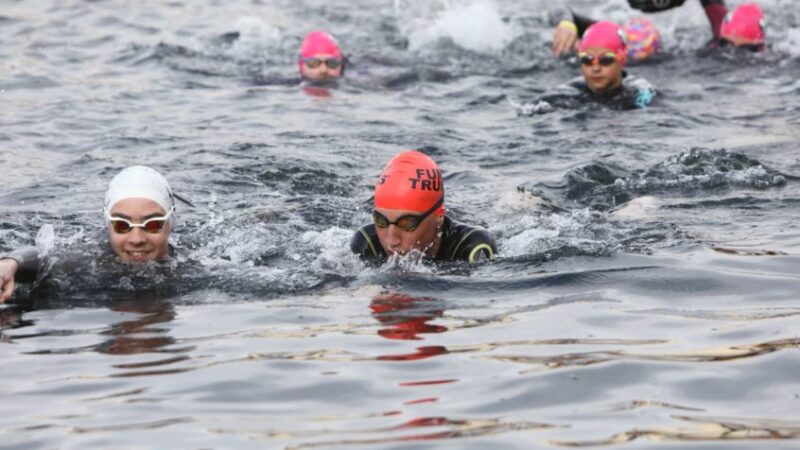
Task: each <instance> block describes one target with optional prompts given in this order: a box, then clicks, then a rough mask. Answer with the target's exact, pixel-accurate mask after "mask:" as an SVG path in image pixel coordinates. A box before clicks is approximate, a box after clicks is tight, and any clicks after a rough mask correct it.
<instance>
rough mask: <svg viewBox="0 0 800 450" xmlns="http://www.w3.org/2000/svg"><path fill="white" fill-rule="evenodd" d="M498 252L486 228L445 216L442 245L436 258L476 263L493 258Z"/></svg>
mask: <svg viewBox="0 0 800 450" xmlns="http://www.w3.org/2000/svg"><path fill="white" fill-rule="evenodd" d="M496 253H497V245H496V244H495V242H494V238H493V237H492V235H491V234H490V233H489V232H488V231H486V230H485V229H484V228H481V227H478V226H471V225H466V224H463V223H459V222H456V221H455V220H452V219H450V218H449V217H445V223H444V226H443V230H442V246H441V248H440V249H439V253H438V254H437V255H436V259H438V260H444V261H467V262H469V263H474V262H477V261H480V260H482V259H491V258H493V257H494V255H495V254H496Z"/></svg>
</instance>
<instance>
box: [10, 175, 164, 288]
mask: <svg viewBox="0 0 800 450" xmlns="http://www.w3.org/2000/svg"><path fill="white" fill-rule="evenodd" d="M103 214H104V216H105V223H106V227H107V228H108V235H109V241H110V245H111V250H112V251H113V253H114V254H116V256H117V257H118V258H119V260H120V261H122V262H125V263H142V262H146V261H163V260H166V259H168V258H169V257H170V254H171V253H172V252H171V247H170V245H169V235H170V233H171V232H172V230H173V229H174V225H175V195H174V194H173V192H172V188H171V187H170V185H169V183H168V182H167V180H166V179H165V178H164V176H163V175H161V174H160V173H158V172H157V171H155V170H154V169H151V168H149V167H145V166H133V167H128V168H127V169H124V170H123V171H121V172H120V173H119V174H117V176H115V177H114V179H112V180H111V182H110V183H109V185H108V190H107V191H106V195H105V207H104V209H103ZM40 260H41V258H40V255H39V252H38V251H37V250H36V248H33V247H29V248H23V249H20V250H17V251H14V252H12V253H10V254H8V255H5V256H2V257H0V303H3V302H5V301H6V300H8V299H9V298H11V295H12V294H13V293H14V288H15V286H16V283H17V282H22V283H25V282H33V281H35V280H36V279H37V277H38V276H39V275H40V273H39V272H40V268H41V267H42V266H43V264H41V261H40Z"/></svg>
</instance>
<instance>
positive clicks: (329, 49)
mask: <svg viewBox="0 0 800 450" xmlns="http://www.w3.org/2000/svg"><path fill="white" fill-rule="evenodd" d="M322 54H327V55H331V56H334V57H336V58H341V57H342V50H341V49H340V48H339V44H338V43H337V42H336V39H334V38H333V36H331V35H330V34H328V33H326V32H324V31H319V30H318V31H312V32H311V33H308V34H307V35H306V37H305V39H303V43H302V44H300V58H299V60H298V63H299V66H300V68H302V65H303V59H304V58H310V57H312V56H314V55H322Z"/></svg>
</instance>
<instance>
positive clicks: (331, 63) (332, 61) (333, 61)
mask: <svg viewBox="0 0 800 450" xmlns="http://www.w3.org/2000/svg"><path fill="white" fill-rule="evenodd" d="M303 61H304V62H305V64H306V66H308V68H310V69H316V68H317V67H319V66H320V65H322V63H325V65H326V66H328V68H329V69H337V68H338V67H339V66H341V65H342V61H341V60H340V59H337V58H326V59H321V58H306V59H304V60H303Z"/></svg>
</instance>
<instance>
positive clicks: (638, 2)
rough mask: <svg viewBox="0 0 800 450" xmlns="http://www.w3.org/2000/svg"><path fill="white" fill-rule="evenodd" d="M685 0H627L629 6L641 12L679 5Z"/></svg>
mask: <svg viewBox="0 0 800 450" xmlns="http://www.w3.org/2000/svg"><path fill="white" fill-rule="evenodd" d="M684 1H685V0H628V4H629V5H631V8H633V9H638V10H639V11H642V12H658V11H665V10H667V9H672V8H675V7H676V6H681V5H682V4H683V2H684Z"/></svg>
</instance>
